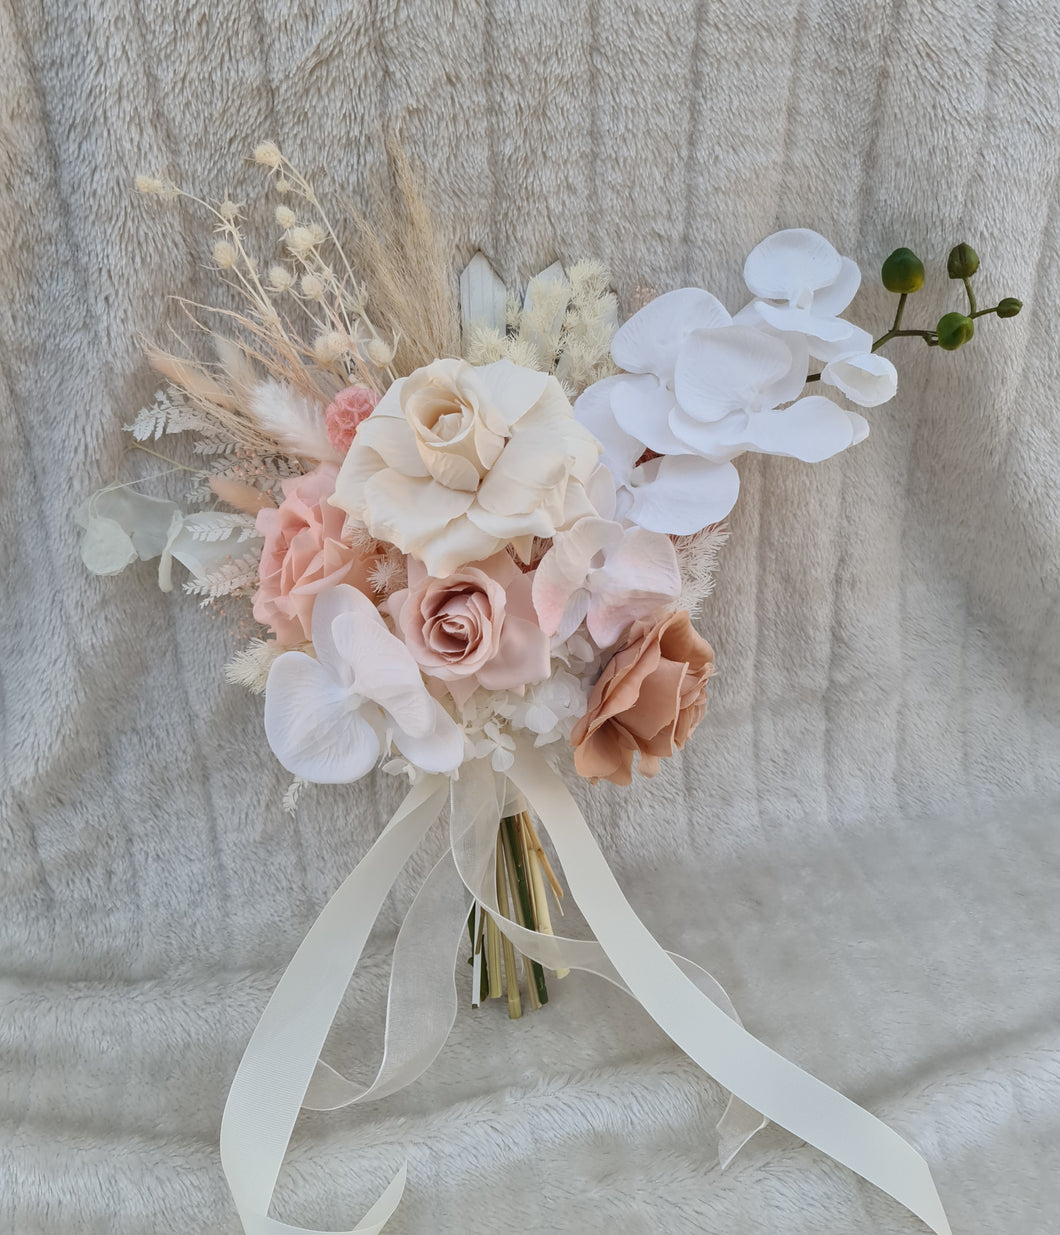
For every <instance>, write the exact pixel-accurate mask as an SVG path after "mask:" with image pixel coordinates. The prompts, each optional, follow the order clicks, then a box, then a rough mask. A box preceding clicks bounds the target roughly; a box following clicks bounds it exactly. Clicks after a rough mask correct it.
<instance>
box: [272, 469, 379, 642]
mask: <svg viewBox="0 0 1060 1235" xmlns="http://www.w3.org/2000/svg"><path fill="white" fill-rule="evenodd" d="M338 471H339V469H338V468H337V467H336V466H335V464H334V463H322V464H321V465H320V466H319V467H317V468H315V469H314V470H313V471H312V472H308V473H306V475H304V476H294V477H291V478H290V479H289V480H285V481H283V482H282V485H283V494H284V498H283V501H282V502H281V503H280V505H279V506H278V507H276V508H274V509H269V510H262V511H260V512H259V513H258V516H257V529H258V533H259V534H260V535H261V536H264V537H265V549H264V551H263V552H262V555H261V566H260V568H259V571H258V575H259V579H260V586H259V588H258V590H257V592H255V593H254V617H255V618H257V620H258V621H259V622H261V623H262V624H263V625H264V626H268V627H269V629H270V630H271V631H272V632H273V634H274V635H275V636H276V638H277V640H278V641H279V642H280V643H282V644H284V645H285V646H286V647H294V646H296V645H297V644H299V643H307V642H309V641H310V638H311V633H310V632H311V630H312V618H313V605H314V603H315V601H316V598H317V596H318V595H319V594H320V593H321V592H323V591H326V590H327V589H328V588H333V587H336V586H337V585H338V584H340V583H349V584H352V585H353V586H354V587H355V588H357V589H358V590H359V591H361V592H363V593H364V594H365V595H366V596H367V597H368V598H369V599H372V587H371V584H370V583H369V580H368V572H369V571H370V570H371V568H372V566H373V565H374V564H375V558H374V557H366V556H365V555H364V554H363V553H362V552H361V551H360V550H359V549H355V548H354V547H353V546H352V545H349V544H347V543H346V542H345V541H344V540H343V538H342V529H343V523H344V521H345V515H344V514H343V513H342V511H341V510H338V509H337V508H336V507H334V506H329V505H328V498H329V497H330V496H331V494H332V493H333V492H334V491H335V477H336V476H337V475H338Z"/></svg>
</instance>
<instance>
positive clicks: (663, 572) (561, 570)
mask: <svg viewBox="0 0 1060 1235" xmlns="http://www.w3.org/2000/svg"><path fill="white" fill-rule="evenodd" d="M680 594H681V572H680V570H679V568H678V565H677V554H676V553H675V552H674V547H673V543H672V542H671V540H670V538H669V537H668V536H662V535H660V534H659V533H657V532H648V531H645V530H644V528H641V527H633V528H623V527H622V525H621V524H619V523H612V522H610V521H608V520H607V519H593V518H586V519H579V520H578V522H577V523H576V524H575V525H574V526H573V527H572V528H571V529H570V530H569V531H566V532H557V533H556V536H555V538H554V540H553V541H552V547H551V549H549V551H548V552H547V553H546V554H545V556H544V557H543V558H542V559H541V561H540V562H539V563H538V567H537V570H536V571H535V573H534V591H533V597H534V608H535V609H536V611H537V616H538V619H539V621H540V622H541V629H542V630H543V631H544V632H545V633H546V634H548V635H556V637H557V638H558V639H560V640H563V641H565V640H567V639H568V638H570V636H571V635H572V634H573V633H574V631H575V630H577V628H578V627H579V626H580V625H581V624H582V622H583V621H584V622H585V624H586V626H587V627H588V630H589V634H590V635H592V637H593V639H594V640H595V641H596V644H597V646H598V647H602V648H606V647H610V646H611V644H613V643H615V642H616V641H617V640H618V638H619V636H620V635H621V634H622V632H623V631H624V630H626V629H627V628H628V627H629V625H630V623H632V622H633V621H634V620H635V619H636V618H640V617H647V616H648V615H649V614H651V613H655V612H656V611H657V610H658V609H660V608H662V607H663V606H664V605H667V604H671V603H672V602H673V601H675V600H676V599H677V598H678V596H679V595H680Z"/></svg>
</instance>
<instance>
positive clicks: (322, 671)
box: [265, 584, 464, 784]
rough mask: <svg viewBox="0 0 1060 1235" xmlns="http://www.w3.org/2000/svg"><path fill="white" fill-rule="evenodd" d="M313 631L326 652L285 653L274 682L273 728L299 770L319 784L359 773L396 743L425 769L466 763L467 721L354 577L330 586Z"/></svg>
mask: <svg viewBox="0 0 1060 1235" xmlns="http://www.w3.org/2000/svg"><path fill="white" fill-rule="evenodd" d="M312 633H313V648H314V650H315V652H316V658H315V659H314V657H312V656H307V655H306V654H305V653H304V652H284V653H283V654H282V655H281V656H278V657H277V658H276V660H275V661H273V664H272V668H271V669H270V670H269V680H268V685H267V687H266V690H265V734H266V736H267V737H268V740H269V745H270V746H271V747H272V750H273V753H274V754H275V755H276V758H277V759H279V761H280V762H281V763H282V764H283V766H284V767H285V768H286V769H287V770H288V771H289V772H292V773H293V774H294V775H295V776H300V777H302V779H303V780H307V781H314V782H317V783H319V784H341V783H344V782H346V781H353V780H359V779H360V778H361V777H362V776H364V775H365V774H366V773H367V772H369V771H370V770H371V768H372V767H373V765H374V764H375V763H376V761H377V760H378V759H379V757H380V755H381V754H382V753H383V752H384V751H385V750H386V749H387V748H388V747H389V746H390V744H391V742H393V744H394V745H395V746H396V747H397V749H398V750H399V751H400V752H401V754H402V755H404V756H405V758H406V759H408V760H409V762H410V763H412V764H414V765H415V766H416V767H418V768H421V769H422V770H423V771H424V772H452V771H454V770H455V769H456V768H457V767H459V766H460V763H461V761H462V759H463V755H464V739H463V735H462V733H461V731H460V729H459V728H458V727H457V725H456V723H455V722H454V721H453V719H452V717H451V716H449V714H448V713H447V712H446V711H445V710H444V709H443V708H442V706H441V704H439V703H438V702H437V700H435V699H433V698H432V697H431V696H430V694H428V692H427V688H426V686H425V685H424V683H423V677H422V676H421V674H420V670H419V667H418V666H417V664H416V662H415V661H414V660H413V659H412V654H411V653H410V652H409V650H408V648H406V647H405V645H404V644H403V643H402V642H401V640H400V639H398V638H396V637H395V636H394V635H392V634H391V633H390V631H389V630H388V629H387V627H386V624H385V622H384V621H383V619H382V618H381V617H380V615H379V612H378V610H377V609H376V607H375V605H373V604H372V602H371V601H370V600H369V599H368V598H367V597H366V596H365V595H363V593H361V592H359V591H357V589H356V588H352V587H350V586H349V585H348V584H340V585H339V586H338V587H334V588H331V589H330V590H329V591H327V592H322V593H321V594H320V595H319V596H318V597H317V600H316V604H315V605H314V607H313V632H312Z"/></svg>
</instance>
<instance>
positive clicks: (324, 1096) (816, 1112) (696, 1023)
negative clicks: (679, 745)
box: [221, 743, 950, 1235]
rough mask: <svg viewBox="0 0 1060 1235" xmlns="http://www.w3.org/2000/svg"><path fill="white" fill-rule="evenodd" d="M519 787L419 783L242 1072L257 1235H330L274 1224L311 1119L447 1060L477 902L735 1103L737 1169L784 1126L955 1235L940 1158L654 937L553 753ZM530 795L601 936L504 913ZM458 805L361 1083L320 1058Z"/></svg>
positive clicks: (729, 1124)
mask: <svg viewBox="0 0 1060 1235" xmlns="http://www.w3.org/2000/svg"><path fill="white" fill-rule="evenodd" d="M507 782H510V783H506V778H505V777H504V776H497V775H496V774H495V773H494V772H493V771H492V769H491V768H490V767H489V764H488V763H486V762H485V761H482V760H480V761H477V762H474V763H470V764H465V765H464V767H462V768H461V770H460V779H459V780H457V781H454V782H453V783H452V785H451V786H450V782H449V781H448V780H447V779H446V778H444V777H427V778H425V779H424V780H423V781H421V782H420V783H418V784H417V785H415V786H414V787H413V788H412V790H411V791H410V793H409V794H408V796H407V797H406V799H405V801H404V802H403V803H402V804H401V806H400V807H399V808H398V810H397V812H396V813H395V815H394V816H393V818H392V819H391V820H390V822H389V823H388V824H387V826H386V828H385V829H384V831H383V832H382V834H381V835H380V836H379V838H378V840H376V842H375V844H374V845H373V846H372V848H371V849H370V850H369V851H368V853H367V854H366V855H365V857H364V858H363V859H362V861H361V862H360V863H359V865H358V866H357V868H356V869H355V870H354V871H353V873H352V874H351V875H350V876H349V877H348V878H347V879H346V880H345V882H344V883H343V884H342V885H341V886H340V887H339V889H338V891H337V892H336V893H335V895H334V896H333V897H332V898H331V900H330V901H329V902H328V904H327V905H326V906H325V907H324V910H323V911H322V913H321V914H320V917H319V918H317V920H316V922H315V923H314V924H313V926H312V927H311V928H310V930H309V933H308V934H307V935H306V937H305V939H304V940H303V941H302V944H301V946H300V947H299V949H298V951H297V952H296V953H295V955H294V958H293V959H292V961H291V963H290V965H289V966H288V968H287V970H286V972H285V973H284V975H283V977H282V978H281V979H280V981H279V983H278V985H277V987H276V990H275V991H274V992H273V995H272V998H271V999H270V1000H269V1003H268V1005H267V1007H266V1008H265V1011H264V1012H263V1013H262V1016H261V1020H260V1021H259V1022H258V1025H257V1027H256V1029H255V1030H254V1033H253V1035H252V1036H251V1039H250V1042H249V1043H248V1045H247V1049H246V1051H245V1052H244V1055H243V1059H242V1061H241V1063H240V1065H239V1068H238V1069H237V1071H236V1075H235V1078H234V1080H233V1082H232V1088H231V1091H230V1092H229V1095H228V1102H227V1104H226V1106H225V1111H224V1116H223V1118H222V1121H221V1160H222V1163H223V1165H224V1170H225V1174H226V1176H227V1178H228V1183H229V1186H230V1188H231V1190H232V1195H233V1197H234V1199H235V1203H236V1208H237V1210H238V1211H239V1216H240V1218H241V1220H242V1222H243V1228H244V1230H245V1232H246V1233H247V1235H282V1233H287V1235H307V1233H308V1235H319V1233H317V1232H312V1231H309V1229H308V1228H305V1227H297V1226H290V1225H288V1224H286V1223H283V1222H279V1221H277V1220H276V1219H274V1218H270V1217H269V1216H268V1211H269V1206H270V1204H271V1202H272V1196H273V1192H274V1190H275V1187H276V1181H277V1178H278V1176H279V1172H280V1166H281V1164H282V1162H283V1157H284V1154H285V1152H286V1150H287V1146H288V1144H289V1142H290V1139H291V1134H292V1132H293V1130H294V1125H295V1121H296V1119H297V1118H298V1112H299V1109H300V1108H302V1107H307V1108H311V1109H315V1110H331V1109H335V1108H337V1107H340V1106H346V1105H348V1104H350V1103H352V1102H361V1101H365V1100H367V1099H373V1098H382V1097H385V1096H387V1095H388V1094H392V1093H395V1092H396V1091H397V1090H399V1089H401V1088H403V1087H404V1086H405V1085H408V1084H409V1083H411V1082H412V1081H414V1080H415V1079H416V1078H417V1077H419V1076H421V1075H422V1074H423V1073H424V1072H425V1071H426V1070H427V1068H429V1067H430V1065H431V1063H433V1061H434V1060H435V1058H436V1057H437V1055H438V1053H439V1051H441V1049H442V1047H443V1046H444V1044H445V1041H446V1038H447V1037H448V1035H449V1032H450V1030H451V1028H452V1025H453V1021H454V1020H455V1017H456V1012H457V995H456V985H455V976H454V975H455V969H456V960H457V957H458V954H459V952H460V949H461V947H465V948H466V947H467V943H466V935H465V933H464V932H465V929H466V923H467V916H468V898H467V892H470V893H471V896H472V897H473V898H474V900H476V901H478V902H479V903H480V904H482V905H483V906H484V908H485V909H486V910H487V911H488V912H489V913H490V914H491V915H492V916H493V917H494V918H495V920H496V921H497V923H498V925H499V927H500V929H501V930H502V931H503V932H504V933H505V934H506V935H507V936H508V937H509V938H510V939H511V940H512V942H513V944H514V945H515V947H516V948H517V949H518V950H519V951H521V952H523V953H524V954H525V955H527V956H529V957H532V958H533V959H534V960H538V961H540V962H541V963H542V964H543V965H545V966H547V967H548V968H550V969H582V970H586V971H588V972H590V973H595V974H598V975H599V976H600V977H604V978H607V979H608V980H609V981H611V982H613V983H615V984H616V985H617V986H619V987H620V988H621V989H623V990H625V991H626V992H627V993H628V994H630V995H631V996H632V997H633V998H634V999H636V1000H637V1001H638V1003H640V1004H641V1005H642V1006H643V1007H644V1008H645V1009H646V1010H647V1012H648V1013H649V1015H650V1016H651V1017H652V1018H653V1019H654V1020H655V1022H656V1023H657V1024H658V1025H659V1027H660V1028H661V1029H662V1030H663V1031H664V1032H665V1033H666V1034H668V1035H669V1037H670V1038H671V1039H672V1040H673V1041H674V1042H675V1043H676V1044H677V1045H678V1046H680V1047H681V1049H682V1050H683V1051H685V1053H686V1054H687V1055H688V1056H689V1057H690V1058H691V1059H693V1060H694V1061H695V1062H696V1063H697V1064H698V1065H699V1066H700V1067H701V1068H702V1069H703V1070H704V1071H705V1072H706V1073H707V1074H708V1075H709V1076H711V1077H713V1078H714V1079H715V1080H716V1081H718V1082H719V1083H720V1084H721V1085H723V1086H724V1087H725V1088H726V1089H728V1090H729V1091H730V1092H731V1094H732V1098H731V1099H730V1102H729V1105H728V1107H727V1108H726V1111H725V1115H724V1116H723V1118H722V1120H721V1123H720V1124H719V1126H718V1131H719V1156H720V1158H721V1161H722V1164H723V1165H725V1164H727V1163H728V1162H729V1161H730V1160H731V1158H732V1157H733V1156H734V1154H735V1153H736V1152H737V1151H738V1150H739V1148H740V1147H741V1146H742V1145H743V1144H744V1143H745V1142H746V1141H747V1140H748V1138H749V1137H750V1136H752V1135H753V1134H754V1133H755V1132H756V1131H757V1130H758V1129H759V1128H761V1127H763V1126H764V1124H765V1123H766V1122H768V1121H770V1120H771V1121H772V1122H774V1123H777V1124H779V1125H780V1126H781V1127H783V1128H786V1129H787V1130H788V1131H789V1132H792V1133H794V1134H795V1135H796V1136H798V1137H799V1138H801V1139H802V1140H804V1141H808V1142H809V1143H810V1144H812V1145H814V1146H816V1147H817V1148H818V1149H821V1150H823V1151H824V1152H825V1153H827V1154H829V1155H830V1156H831V1157H833V1158H835V1159H836V1161H838V1162H841V1163H843V1164H844V1165H845V1166H848V1167H850V1169H851V1170H853V1171H856V1172H857V1173H858V1174H859V1175H861V1176H862V1177H863V1178H865V1179H867V1180H868V1181H869V1182H870V1183H873V1184H875V1185H876V1186H877V1187H878V1188H881V1189H882V1190H883V1191H884V1192H886V1193H888V1194H889V1195H890V1196H892V1197H894V1199H895V1200H897V1201H899V1202H900V1203H901V1204H902V1205H904V1206H905V1207H906V1208H907V1209H909V1210H911V1211H912V1212H913V1213H914V1214H916V1215H917V1216H918V1217H919V1218H921V1219H922V1220H923V1222H924V1223H925V1224H926V1225H927V1226H928V1227H929V1228H930V1229H931V1230H932V1231H934V1232H936V1235H950V1227H949V1224H948V1222H947V1220H946V1215H945V1213H944V1211H943V1208H942V1203H941V1201H940V1200H939V1197H938V1193H937V1191H936V1189H935V1184H934V1181H933V1180H932V1178H931V1173H930V1171H929V1169H928V1166H927V1163H926V1162H925V1161H924V1159H923V1158H922V1157H921V1156H920V1155H919V1154H918V1153H917V1152H916V1151H915V1150H914V1149H913V1148H912V1147H911V1146H910V1145H909V1144H908V1143H907V1142H905V1141H904V1140H902V1138H901V1137H900V1136H899V1135H898V1134H897V1133H896V1132H894V1131H892V1129H890V1128H889V1127H887V1125H886V1124H884V1123H882V1122H881V1121H880V1120H878V1119H877V1118H876V1117H875V1116H874V1115H871V1114H870V1113H869V1112H868V1111H866V1110H864V1109H863V1108H861V1107H860V1106H858V1105H857V1104H856V1103H854V1102H851V1101H850V1100H849V1099H847V1098H845V1097H843V1095H842V1094H840V1093H837V1092H836V1091H835V1090H834V1089H831V1088H829V1087H828V1086H827V1085H825V1084H824V1083H823V1082H822V1081H819V1080H817V1079H816V1078H815V1077H812V1076H810V1075H809V1073H807V1072H804V1071H802V1069H800V1068H798V1067H796V1066H795V1065H794V1064H792V1063H789V1062H788V1061H787V1060H786V1059H784V1058H783V1057H782V1056H781V1055H778V1054H777V1053H776V1052H775V1051H773V1050H771V1049H770V1048H769V1047H768V1046H765V1045H764V1044H763V1043H761V1042H759V1041H758V1040H757V1038H755V1037H754V1036H753V1035H752V1034H750V1033H748V1032H747V1030H746V1029H744V1028H743V1027H742V1025H741V1024H740V1021H739V1019H738V1017H737V1016H736V1012H735V1010H734V1009H733V1007H732V1004H731V1003H730V1001H729V998H728V996H727V995H726V994H725V992H724V990H722V988H721V986H720V985H719V984H718V983H717V982H716V981H715V980H714V979H713V978H712V977H711V976H710V974H709V973H707V972H706V970H704V969H701V968H700V967H699V966H698V965H696V964H694V963H693V962H692V961H689V960H687V959H685V958H684V957H681V956H676V955H675V954H673V953H670V952H666V951H665V950H664V949H663V948H662V947H661V946H660V945H659V944H658V943H657V942H656V940H655V939H654V938H653V937H652V935H651V934H650V932H649V931H648V929H647V928H646V927H645V926H644V924H643V923H642V922H641V921H640V919H639V918H638V917H637V916H636V914H635V913H634V912H633V910H632V908H631V907H630V905H629V903H628V901H627V900H626V898H625V897H624V896H623V895H622V891H621V889H620V888H619V886H618V884H617V882H616V881H615V878H614V876H613V875H612V873H611V870H610V868H609V867H608V865H607V862H606V860H605V859H604V856H603V854H602V853H601V852H600V849H599V846H598V845H597V844H596V842H595V840H594V839H593V837H592V833H591V832H590V830H589V827H588V825H587V824H586V822H585V819H584V818H583V817H582V814H581V812H580V811H579V809H578V806H577V803H576V802H575V801H574V799H573V798H572V797H571V795H570V793H569V792H568V790H567V788H566V787H565V785H564V784H563V782H562V781H561V780H560V778H559V777H558V776H557V775H556V774H555V773H554V772H553V771H552V769H551V768H550V767H549V766H548V764H547V763H546V762H545V760H544V758H543V757H542V756H541V754H540V753H539V752H538V751H536V750H534V749H533V748H532V747H531V746H529V745H528V744H525V743H520V744H519V745H518V746H517V749H516V753H515V762H514V764H513V766H512V767H511V769H509V771H508V773H507ZM522 798H525V801H526V802H527V803H528V804H529V806H530V808H531V809H532V810H533V811H534V813H535V814H536V815H537V817H538V820H539V821H540V825H541V827H542V828H543V830H544V831H545V832H546V833H547V834H548V836H549V838H550V839H551V842H552V845H553V848H554V850H555V852H556V856H557V857H558V859H559V861H560V864H561V866H562V868H563V874H564V878H565V880H566V882H567V886H568V889H569V892H570V895H571V896H572V898H573V899H574V900H575V901H576V902H577V904H578V906H579V908H580V910H581V913H582V916H583V917H584V919H585V921H586V923H587V924H588V926H589V928H590V929H591V930H592V932H593V933H594V935H595V938H593V939H568V938H563V937H562V936H555V935H545V934H540V933H538V932H536V931H532V930H529V929H528V928H526V927H523V926H520V925H519V924H518V923H516V922H514V921H512V920H511V919H509V918H507V917H505V916H504V915H503V914H501V913H500V912H499V910H498V907H497V900H496V882H495V873H494V872H495V863H496V844H497V824H498V820H499V819H500V817H501V815H502V813H512V812H513V811H514V810H516V809H519V808H520V807H521V806H522V800H521V799H522ZM447 799H450V812H449V814H450V838H449V839H450V845H449V849H448V851H447V852H446V854H445V856H444V857H443V858H442V859H441V860H440V861H439V862H438V863H437V865H436V866H435V867H434V868H433V869H432V870H431V872H430V873H429V874H428V875H427V877H426V879H425V880H424V881H423V884H422V886H421V888H420V890H419V892H418V893H417V895H416V897H415V899H414V900H413V902H412V905H411V907H410V908H409V910H408V913H407V914H406V916H405V919H404V922H403V923H402V926H401V929H400V930H399V932H398V936H397V940H396V943H395V946H394V958H393V963H392V968H391V976H390V990H389V995H388V1003H387V1019H386V1027H385V1031H384V1042H383V1059H382V1063H381V1064H380V1067H379V1071H378V1073H377V1075H376V1078H375V1080H374V1081H372V1083H371V1084H370V1085H368V1086H358V1085H354V1084H352V1083H351V1082H350V1081H348V1080H346V1078H345V1077H343V1076H341V1075H340V1074H339V1073H338V1072H336V1071H335V1070H334V1069H333V1068H331V1067H329V1066H328V1065H327V1064H325V1063H324V1062H323V1061H322V1060H320V1058H319V1056H320V1053H321V1051H322V1049H323V1046H324V1041H325V1039H326V1037H327V1035H328V1032H329V1030H330V1028H331V1025H332V1023H333V1021H334V1019H335V1016H336V1013H337V1011H338V1007H339V1003H340V1002H341V1000H342V997H343V994H344V993H345V990H346V987H347V986H348V985H349V982H350V980H351V978H352V976H353V973H354V971H355V970H356V967H357V963H358V961H359V960H360V956H361V952H362V950H363V948H364V945H365V942H366V940H367V938H368V934H369V932H370V931H371V928H372V926H373V924H374V922H375V919H376V917H377V916H378V914H379V911H380V909H381V908H382V905H383V902H384V900H385V899H386V897H387V895H388V893H389V892H390V890H391V888H392V887H393V885H394V882H395V880H396V879H397V877H398V875H399V874H400V872H401V870H402V868H403V867H404V865H405V863H406V862H407V860H408V859H409V857H410V856H411V855H412V854H413V853H414V852H415V850H416V849H417V847H418V846H419V845H420V843H421V842H422V841H423V839H424V838H425V837H426V835H427V833H428V832H429V831H430V829H431V827H432V826H433V825H434V823H435V822H436V820H437V819H438V818H439V816H440V815H441V813H442V810H443V808H444V806H445V803H446V800H447ZM405 1175H406V1168H405V1166H404V1165H402V1166H401V1168H400V1169H399V1170H398V1172H397V1174H396V1175H395V1176H394V1178H393V1179H392V1180H391V1182H390V1184H389V1185H388V1186H387V1188H386V1189H385V1190H384V1192H383V1193H382V1195H381V1196H380V1197H379V1199H378V1200H377V1201H376V1203H375V1204H374V1205H373V1206H372V1207H371V1209H370V1210H369V1212H368V1213H367V1214H365V1216H364V1217H363V1218H362V1219H361V1221H360V1222H359V1223H358V1224H357V1225H356V1226H355V1227H353V1228H352V1229H350V1230H348V1231H346V1232H341V1233H336V1235H375V1233H376V1232H379V1231H381V1230H382V1229H383V1227H384V1226H385V1224H386V1222H387V1219H388V1218H389V1217H390V1215H391V1214H392V1213H393V1212H394V1210H395V1209H396V1208H397V1205H398V1202H399V1201H400V1199H401V1194H402V1192H403V1190H404V1185H405ZM328 1235H330V1233H328Z"/></svg>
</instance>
